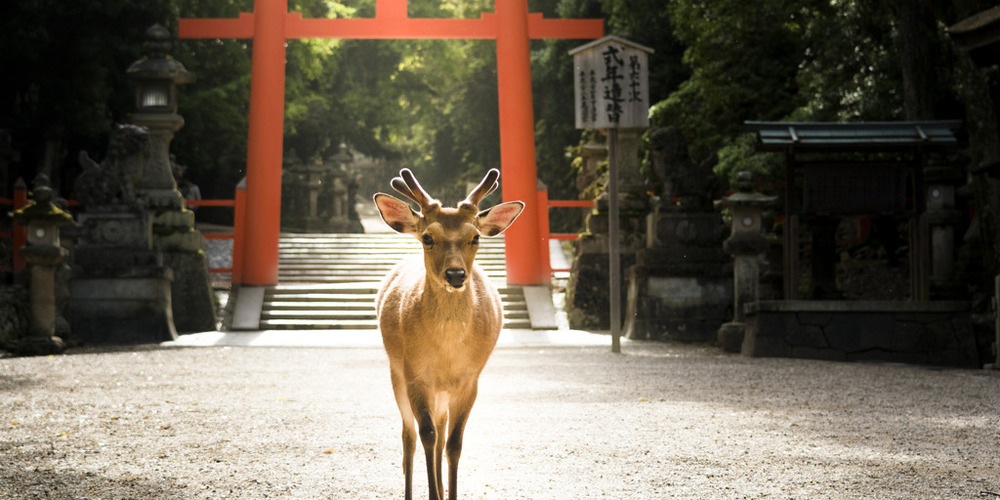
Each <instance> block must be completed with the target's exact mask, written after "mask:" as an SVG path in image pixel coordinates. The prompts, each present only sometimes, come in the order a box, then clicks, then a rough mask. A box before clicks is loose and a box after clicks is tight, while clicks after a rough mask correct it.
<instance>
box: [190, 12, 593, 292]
mask: <svg viewBox="0 0 1000 500" xmlns="http://www.w3.org/2000/svg"><path fill="white" fill-rule="evenodd" d="M495 10H496V12H495V13H485V14H483V15H482V16H481V17H480V18H479V19H411V18H409V17H408V15H407V10H406V0H376V2H375V17H374V18H361V19H303V18H302V14H301V13H297V12H288V0H254V12H253V13H245V12H244V13H241V14H240V16H239V18H237V19H181V20H180V22H179V25H178V34H179V37H180V38H252V39H253V59H252V64H253V66H252V69H251V76H250V132H249V134H248V135H249V139H248V140H249V144H248V146H247V210H246V213H245V223H244V226H243V227H244V228H246V231H245V234H244V235H243V244H244V257H243V269H242V271H240V270H235V269H234V270H233V274H234V276H242V283H244V284H248V285H274V284H276V283H277V282H278V238H279V235H280V219H281V217H280V215H281V160H282V142H283V134H284V111H285V42H286V40H288V39H295V38H357V39H362V38H363V39H492V40H496V44H497V84H498V98H499V106H500V168H501V171H502V175H501V177H500V180H501V181H502V182H503V197H504V200H505V201H507V200H523V201H528V205H527V206H526V207H525V209H524V211H523V212H521V216H520V217H519V218H518V221H517V223H516V224H514V225H512V226H511V227H510V228H509V229H508V230H507V231H506V233H505V234H506V258H507V282H508V283H509V284H512V285H533V284H540V283H547V282H548V280H549V277H548V276H547V275H546V271H545V269H546V267H547V266H544V265H543V264H544V263H543V262H542V261H541V259H542V257H541V256H542V253H541V247H540V246H541V242H542V241H543V240H542V238H541V234H540V225H539V216H540V213H541V211H542V210H547V209H548V208H547V207H539V206H537V205H536V204H533V203H530V201H531V200H535V199H536V198H537V196H536V190H537V182H538V175H537V171H536V166H535V121H534V114H533V111H532V97H531V61H530V53H529V46H528V43H529V40H530V39H532V38H535V39H542V38H561V39H595V38H600V37H601V36H603V33H604V21H603V20H601V19H544V18H543V17H542V15H541V14H530V13H528V4H527V0H496V6H495Z"/></svg>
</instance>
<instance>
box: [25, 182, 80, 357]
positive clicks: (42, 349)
mask: <svg viewBox="0 0 1000 500" xmlns="http://www.w3.org/2000/svg"><path fill="white" fill-rule="evenodd" d="M33 193H34V200H32V202H31V203H29V204H28V206H26V207H24V208H23V209H21V210H18V211H17V212H15V213H14V218H15V219H16V220H17V222H18V223H19V224H22V225H25V226H27V240H28V241H27V243H28V244H27V246H25V247H23V248H21V249H20V252H21V256H22V257H24V260H25V261H26V262H27V263H28V266H29V267H28V269H29V273H30V276H31V278H30V288H29V297H30V302H31V319H30V323H29V331H28V336H27V337H25V338H23V339H21V340H20V341H19V342H18V351H19V352H20V353H21V354H26V355H40V354H54V353H58V352H61V351H62V350H63V349H64V347H65V346H64V344H63V340H62V339H61V338H59V337H57V336H56V335H55V333H56V316H57V307H56V270H57V269H58V267H59V264H60V263H61V262H62V261H63V259H64V258H66V255H67V253H68V252H67V250H66V249H65V248H63V247H62V246H61V245H60V243H59V226H61V225H64V224H72V223H73V217H72V216H71V215H70V214H68V213H66V212H63V211H62V210H60V209H59V208H58V207H56V206H55V205H53V204H52V188H51V187H49V185H48V177H46V176H45V175H39V176H38V178H36V179H35V188H34V190H33Z"/></svg>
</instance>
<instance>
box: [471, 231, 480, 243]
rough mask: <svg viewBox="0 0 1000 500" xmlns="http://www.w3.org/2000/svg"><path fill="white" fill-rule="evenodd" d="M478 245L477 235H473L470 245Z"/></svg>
mask: <svg viewBox="0 0 1000 500" xmlns="http://www.w3.org/2000/svg"><path fill="white" fill-rule="evenodd" d="M478 244H479V235H478V234H477V235H475V236H473V237H472V243H471V245H472V246H476V245H478Z"/></svg>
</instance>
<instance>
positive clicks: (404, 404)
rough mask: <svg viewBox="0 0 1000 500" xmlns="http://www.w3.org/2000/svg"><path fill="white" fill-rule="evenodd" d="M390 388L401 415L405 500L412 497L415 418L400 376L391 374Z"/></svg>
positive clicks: (415, 437)
mask: <svg viewBox="0 0 1000 500" xmlns="http://www.w3.org/2000/svg"><path fill="white" fill-rule="evenodd" d="M392 390H393V393H395V395H396V405H397V406H399V413H400V416H402V417H403V481H404V485H405V487H404V491H405V498H406V500H411V499H412V498H413V455H414V454H415V453H416V450H417V429H416V426H415V425H414V424H415V421H416V418H415V417H414V416H413V411H412V410H411V409H410V399H409V397H407V395H406V383H405V382H403V380H402V377H400V376H397V375H396V373H395V372H393V374H392Z"/></svg>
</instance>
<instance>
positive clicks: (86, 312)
mask: <svg viewBox="0 0 1000 500" xmlns="http://www.w3.org/2000/svg"><path fill="white" fill-rule="evenodd" d="M80 223H81V225H83V226H84V228H85V231H84V233H83V236H82V237H81V239H80V241H79V242H78V246H77V248H76V260H77V264H78V265H79V266H80V269H81V275H80V276H78V277H76V278H74V279H73V280H72V281H70V304H69V313H70V318H71V325H72V331H73V336H74V338H76V339H78V340H80V341H82V342H85V343H92V344H144V343H158V342H163V341H167V340H173V339H175V338H177V332H176V329H175V327H174V322H173V313H172V307H171V304H172V303H171V290H170V285H171V282H172V281H173V271H172V270H171V269H169V268H167V267H165V266H164V265H163V261H162V258H161V257H160V254H159V253H157V252H156V251H154V250H153V249H152V248H151V237H152V236H151V233H150V229H149V228H150V225H149V223H148V221H147V220H146V219H145V217H144V215H143V214H137V213H132V212H127V211H118V212H113V211H108V212H103V213H84V214H81V215H80Z"/></svg>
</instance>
